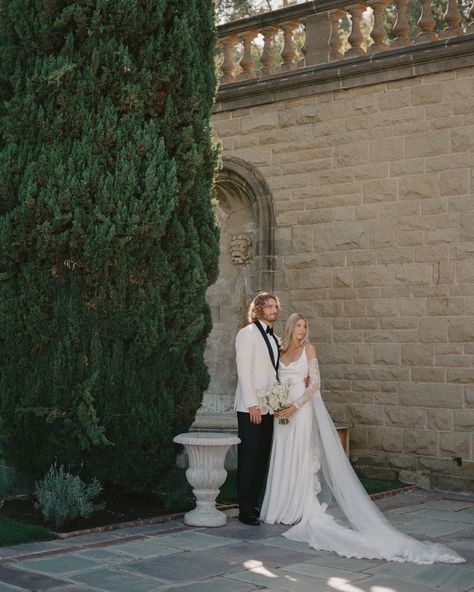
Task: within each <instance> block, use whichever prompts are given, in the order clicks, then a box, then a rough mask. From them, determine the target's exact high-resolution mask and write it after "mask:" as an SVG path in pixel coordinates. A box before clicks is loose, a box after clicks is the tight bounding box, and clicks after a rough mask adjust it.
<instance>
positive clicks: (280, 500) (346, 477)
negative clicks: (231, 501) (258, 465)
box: [260, 313, 464, 564]
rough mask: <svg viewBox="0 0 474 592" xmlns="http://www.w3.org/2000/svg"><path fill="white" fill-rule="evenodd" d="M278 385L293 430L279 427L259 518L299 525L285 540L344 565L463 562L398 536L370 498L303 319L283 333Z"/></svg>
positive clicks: (437, 548) (290, 322)
mask: <svg viewBox="0 0 474 592" xmlns="http://www.w3.org/2000/svg"><path fill="white" fill-rule="evenodd" d="M308 375H309V383H308V386H307V387H306V386H305V379H306V377H307V376H308ZM279 378H280V381H281V382H282V383H284V382H286V383H287V385H288V386H289V401H290V405H289V406H288V407H286V408H285V409H284V410H283V411H280V412H275V416H276V417H277V418H280V419H281V418H284V419H289V423H287V424H282V423H279V420H278V419H275V420H274V435H273V445H272V452H271V458H270V466H269V471H268V479H267V485H266V490H265V496H264V500H263V504H262V509H261V513H260V517H261V519H262V520H263V521H264V522H267V523H269V524H274V523H281V524H288V525H294V526H292V528H290V529H289V530H287V531H286V532H285V533H283V536H285V537H287V538H289V539H292V540H295V541H302V542H305V543H308V544H309V545H310V546H311V547H313V548H314V549H318V550H325V551H334V552H336V553H338V554H339V555H342V556H344V557H355V558H358V559H362V558H368V559H387V560H389V561H400V562H401V561H411V562H413V563H418V564H428V563H433V562H435V561H443V562H446V563H458V562H462V561H464V559H463V558H462V557H461V556H460V555H458V554H457V553H455V552H454V551H452V550H451V549H448V547H445V546H444V545H440V544H437V543H430V542H420V541H417V540H416V539H413V538H412V537H409V536H407V535H404V534H402V533H401V532H399V531H398V530H396V529H395V528H394V527H393V526H392V525H391V524H390V523H389V522H388V520H387V519H386V518H385V517H384V516H383V514H382V513H381V512H380V510H379V509H378V508H377V506H376V505H375V504H374V503H373V502H372V500H371V499H370V497H369V496H368V495H367V493H366V492H365V490H364V488H363V487H362V485H361V483H360V481H359V479H358V478H357V476H356V474H355V473H354V471H353V469H352V467H351V465H350V463H349V461H348V459H347V457H346V454H345V452H344V450H343V448H342V445H341V443H340V440H339V437H338V435H337V432H336V429H335V427H334V424H333V422H332V420H331V418H330V417H329V414H328V412H327V410H326V407H325V405H324V403H323V400H322V398H321V394H320V392H319V387H320V376H319V367H318V361H317V358H316V351H315V348H314V346H313V345H311V343H310V342H309V336H308V326H307V323H306V320H305V319H304V317H303V316H302V315H300V314H298V313H295V314H292V315H291V316H290V318H289V319H288V321H287V323H286V326H285V335H284V338H283V343H282V353H281V356H280V369H279ZM290 418H291V419H290Z"/></svg>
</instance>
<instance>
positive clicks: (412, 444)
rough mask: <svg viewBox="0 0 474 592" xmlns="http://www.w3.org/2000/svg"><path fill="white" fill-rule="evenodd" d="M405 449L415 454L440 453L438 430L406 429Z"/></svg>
mask: <svg viewBox="0 0 474 592" xmlns="http://www.w3.org/2000/svg"><path fill="white" fill-rule="evenodd" d="M403 450H404V451H405V452H411V453H413V454H433V455H436V454H437V453H438V432H435V431H433V432H432V431H429V432H427V431H421V430H405V431H404V433H403Z"/></svg>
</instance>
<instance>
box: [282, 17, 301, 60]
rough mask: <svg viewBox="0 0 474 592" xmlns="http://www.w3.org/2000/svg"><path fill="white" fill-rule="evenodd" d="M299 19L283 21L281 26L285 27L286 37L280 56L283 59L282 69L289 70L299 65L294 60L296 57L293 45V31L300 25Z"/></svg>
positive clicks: (284, 33)
mask: <svg viewBox="0 0 474 592" xmlns="http://www.w3.org/2000/svg"><path fill="white" fill-rule="evenodd" d="M298 24H299V23H298V22H297V21H288V22H287V23H282V24H281V28H282V29H283V35H284V39H285V43H284V45H283V49H282V50H281V52H280V56H281V59H282V64H281V67H280V69H281V71H282V72H287V71H288V70H294V69H295V68H296V67H297V66H296V64H295V63H294V62H293V60H294V58H295V48H294V47H293V31H294V30H295V29H296V27H297V26H298Z"/></svg>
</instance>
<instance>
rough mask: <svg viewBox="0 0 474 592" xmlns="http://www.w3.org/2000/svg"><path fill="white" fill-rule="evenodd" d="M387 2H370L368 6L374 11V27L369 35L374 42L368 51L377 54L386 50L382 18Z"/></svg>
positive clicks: (380, 0)
mask: <svg viewBox="0 0 474 592" xmlns="http://www.w3.org/2000/svg"><path fill="white" fill-rule="evenodd" d="M388 2H389V0H370V1H369V6H370V7H371V8H372V9H373V11H374V26H373V28H372V31H371V33H370V36H371V37H372V39H373V40H374V42H373V44H372V45H371V46H370V47H369V51H370V52H371V53H373V52H379V51H385V50H386V49H388V45H387V43H386V41H387V33H386V31H385V25H384V22H383V20H384V16H385V9H386V8H387V4H388Z"/></svg>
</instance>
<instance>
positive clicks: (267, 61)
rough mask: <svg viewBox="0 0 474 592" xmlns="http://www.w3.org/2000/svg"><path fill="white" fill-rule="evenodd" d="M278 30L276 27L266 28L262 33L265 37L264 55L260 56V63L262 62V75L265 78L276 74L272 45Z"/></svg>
mask: <svg viewBox="0 0 474 592" xmlns="http://www.w3.org/2000/svg"><path fill="white" fill-rule="evenodd" d="M277 30H278V29H277V28H276V27H266V28H265V29H262V31H261V33H262V35H263V51H262V55H261V56H260V61H261V62H262V68H261V70H260V73H261V74H262V75H263V76H269V75H270V74H273V73H274V69H273V52H272V44H273V37H274V35H275V33H276V32H277Z"/></svg>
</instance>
